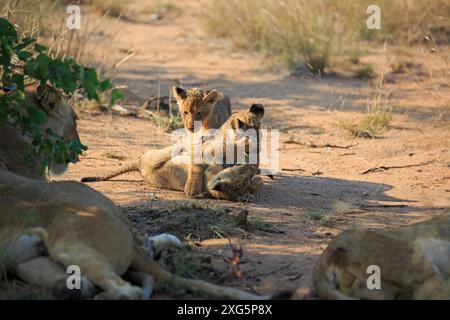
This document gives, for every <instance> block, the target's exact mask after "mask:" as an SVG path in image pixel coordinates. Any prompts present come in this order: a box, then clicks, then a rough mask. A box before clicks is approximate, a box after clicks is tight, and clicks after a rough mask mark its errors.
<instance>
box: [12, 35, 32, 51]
mask: <svg viewBox="0 0 450 320" xmlns="http://www.w3.org/2000/svg"><path fill="white" fill-rule="evenodd" d="M33 42H36V39H34V38H30V37H25V38H23V39H22V41H20V43H19V44H18V45H16V46H15V47H14V51H15V52H18V51H20V50H23V49H25V48H26V47H28V46H29V45H30V44H32V43H33Z"/></svg>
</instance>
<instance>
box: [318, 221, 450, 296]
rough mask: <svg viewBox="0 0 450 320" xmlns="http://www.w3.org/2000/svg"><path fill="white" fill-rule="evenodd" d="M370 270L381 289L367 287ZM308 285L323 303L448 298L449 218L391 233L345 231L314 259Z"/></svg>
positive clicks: (449, 260) (403, 228)
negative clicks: (358, 300)
mask: <svg viewBox="0 0 450 320" xmlns="http://www.w3.org/2000/svg"><path fill="white" fill-rule="evenodd" d="M369 266H375V267H379V271H380V274H379V275H380V283H379V284H380V286H381V288H372V289H369V288H368V285H367V280H368V278H369V277H370V276H371V274H372V273H373V272H374V271H373V270H372V271H371V270H370V269H369V272H368V267H369ZM372 268H373V267H372ZM313 283H314V287H315V290H316V292H317V294H318V295H319V297H321V298H325V299H389V300H390V299H450V214H448V213H447V214H444V215H442V216H438V217H436V218H433V219H431V220H429V221H426V222H422V223H417V224H414V225H411V226H405V227H401V228H396V229H388V230H356V231H344V232H343V233H342V234H341V235H339V236H338V237H337V238H336V239H335V240H334V241H332V242H331V243H330V245H329V246H328V247H327V249H326V250H325V251H324V252H323V253H322V255H321V257H320V258H319V261H318V262H317V264H316V266H315V269H314V273H313Z"/></svg>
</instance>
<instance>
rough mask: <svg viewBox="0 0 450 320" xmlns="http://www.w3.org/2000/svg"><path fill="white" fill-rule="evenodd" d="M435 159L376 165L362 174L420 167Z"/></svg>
mask: <svg viewBox="0 0 450 320" xmlns="http://www.w3.org/2000/svg"><path fill="white" fill-rule="evenodd" d="M435 161H436V160H430V161H426V162H421V163H416V164H407V165H404V166H380V167H374V168H370V169H368V170H366V171H364V172H362V173H361V174H368V173H373V172H380V171H388V170H390V169H403V168H412V167H420V166H425V165H427V164H430V163H433V162H435Z"/></svg>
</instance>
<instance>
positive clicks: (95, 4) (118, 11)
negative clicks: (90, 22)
mask: <svg viewBox="0 0 450 320" xmlns="http://www.w3.org/2000/svg"><path fill="white" fill-rule="evenodd" d="M128 4H129V1H127V0H93V1H92V8H93V9H94V10H96V11H98V12H100V13H102V14H108V15H110V16H113V17H120V16H121V15H122V13H123V12H124V10H125V9H126V8H127V6H128Z"/></svg>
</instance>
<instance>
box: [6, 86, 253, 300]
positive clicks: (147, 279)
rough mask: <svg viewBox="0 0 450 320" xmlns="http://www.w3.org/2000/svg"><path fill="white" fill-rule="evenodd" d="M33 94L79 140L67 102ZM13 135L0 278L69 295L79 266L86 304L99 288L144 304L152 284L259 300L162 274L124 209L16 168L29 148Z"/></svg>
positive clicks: (47, 93) (55, 125) (45, 91)
mask: <svg viewBox="0 0 450 320" xmlns="http://www.w3.org/2000/svg"><path fill="white" fill-rule="evenodd" d="M36 92H37V94H38V95H35V92H34V91H32V90H27V92H26V95H27V97H28V98H30V99H31V98H33V97H36V100H34V98H33V99H31V100H30V101H34V105H36V106H37V107H39V108H40V109H41V110H44V111H45V112H47V114H48V117H49V123H48V126H50V127H52V129H54V131H56V132H66V133H67V134H68V135H67V137H77V133H76V122H75V116H74V112H73V110H72V109H71V108H70V106H69V105H68V104H67V103H66V102H65V100H64V98H63V97H62V96H61V95H60V94H59V93H58V92H57V91H56V90H55V89H53V88H51V87H49V86H46V87H40V88H38V89H37V91H36ZM44 97H47V98H48V99H49V100H51V101H46V100H43V99H44ZM45 99H46V98H45ZM46 103H49V104H46ZM47 106H48V107H49V108H47ZM68 108H69V109H70V110H69V109H68ZM1 130H4V129H3V128H2V129H1ZM8 130H11V131H9V132H12V133H13V132H15V135H13V134H12V135H10V136H9V139H10V141H11V143H12V142H14V141H16V143H17V146H18V149H17V150H12V149H11V148H12V145H10V146H8V147H9V149H7V153H8V152H10V151H11V152H15V153H16V154H17V156H18V158H17V159H12V158H11V157H4V155H5V150H4V149H2V151H1V153H0V155H2V157H1V159H2V165H1V168H0V252H1V253H2V257H7V259H2V260H1V261H0V269H2V270H0V271H4V270H6V272H7V273H11V274H13V275H16V276H17V277H19V278H21V279H23V280H24V281H26V282H29V283H32V284H36V285H39V286H43V287H47V288H50V289H53V290H56V291H55V292H61V291H65V292H67V291H68V290H67V286H66V277H67V276H68V275H67V274H66V268H67V267H69V266H72V265H76V266H78V267H79V268H80V271H81V275H82V276H83V278H82V284H81V292H79V294H80V297H82V298H88V297H91V296H92V295H93V294H94V292H95V291H96V290H97V289H100V290H101V291H103V292H102V293H101V294H102V297H104V298H107V299H118V298H128V299H140V298H145V297H148V295H149V293H150V291H151V284H152V281H153V279H154V280H155V281H157V282H163V283H164V282H169V281H170V283H171V284H174V283H175V284H176V285H177V287H179V288H184V289H187V290H190V291H195V292H198V293H200V294H203V295H207V296H210V297H214V298H234V299H255V298H260V297H258V296H256V295H253V294H248V293H246V292H243V291H241V290H237V289H233V288H226V287H220V286H216V285H213V284H210V283H207V282H204V281H198V280H191V279H185V278H181V277H177V276H175V275H172V274H171V273H169V272H167V271H165V270H164V269H162V268H161V267H160V266H159V265H158V264H157V263H156V262H154V261H152V260H151V259H150V258H149V256H148V255H147V253H146V251H145V250H144V249H142V248H141V247H140V246H139V244H138V243H137V241H136V240H135V238H134V236H133V233H132V231H131V228H130V225H129V223H128V221H127V219H126V218H125V217H124V216H123V214H122V212H121V211H120V209H119V208H118V207H117V206H116V205H115V204H114V203H113V202H112V201H111V200H109V199H108V198H106V197H105V196H103V195H102V194H101V193H99V192H97V191H96V190H94V189H92V188H90V187H88V186H86V185H84V184H81V183H77V182H68V181H67V182H66V181H64V182H54V183H49V182H47V181H45V180H44V179H30V178H28V177H27V176H34V177H38V175H37V173H36V172H37V171H33V170H32V169H23V167H17V166H15V164H14V161H19V159H21V157H23V155H24V153H23V152H24V151H25V150H26V148H23V147H25V146H27V145H28V143H29V142H28V141H27V140H26V139H25V138H24V137H23V136H22V135H21V134H20V133H19V132H16V131H14V130H12V129H11V128H9V129H8ZM69 133H70V134H69ZM2 148H3V147H2ZM11 168H12V169H11ZM3 274H4V272H0V275H1V276H2V275H3ZM124 279H128V280H129V281H130V282H129V281H126V280H124ZM69 291H70V290H69Z"/></svg>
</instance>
